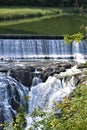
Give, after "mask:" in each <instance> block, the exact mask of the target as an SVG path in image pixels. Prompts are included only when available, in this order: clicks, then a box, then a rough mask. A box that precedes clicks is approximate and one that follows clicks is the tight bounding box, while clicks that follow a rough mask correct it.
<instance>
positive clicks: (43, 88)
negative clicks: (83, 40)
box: [29, 67, 80, 113]
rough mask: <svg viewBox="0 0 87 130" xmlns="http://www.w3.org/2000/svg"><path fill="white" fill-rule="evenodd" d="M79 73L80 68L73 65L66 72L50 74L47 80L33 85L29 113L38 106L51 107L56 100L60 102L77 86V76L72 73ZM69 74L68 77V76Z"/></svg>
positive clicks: (30, 93)
mask: <svg viewBox="0 0 87 130" xmlns="http://www.w3.org/2000/svg"><path fill="white" fill-rule="evenodd" d="M77 73H80V70H78V69H76V68H75V67H73V68H72V69H68V70H67V71H66V72H61V73H60V74H54V76H49V77H48V79H47V80H46V82H44V83H39V84H38V85H36V86H34V87H31V91H30V92H29V96H30V100H29V113H32V111H33V110H34V108H35V107H38V106H39V107H42V108H44V107H45V108H46V107H48V108H51V107H52V106H53V103H54V102H59V101H61V100H62V99H63V98H64V97H65V96H66V95H68V94H70V92H71V91H72V90H73V89H75V86H76V82H75V78H74V76H71V75H73V74H77ZM67 76H68V78H66V77H67Z"/></svg>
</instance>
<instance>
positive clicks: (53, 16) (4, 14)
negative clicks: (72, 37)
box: [0, 7, 87, 36]
mask: <svg viewBox="0 0 87 130" xmlns="http://www.w3.org/2000/svg"><path fill="white" fill-rule="evenodd" d="M79 14H80V12H79V11H78V10H76V9H74V8H71V10H70V8H69V9H68V8H65V9H64V8H45V7H44V8H40V7H38V8H28V7H22V8H17V7H14V8H12V7H8V8H0V34H30V35H59V36H60V35H64V34H73V33H78V32H84V31H83V30H81V26H82V25H84V26H86V21H87V18H85V17H84V16H80V15H79Z"/></svg>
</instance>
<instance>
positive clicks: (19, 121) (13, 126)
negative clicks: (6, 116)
mask: <svg viewBox="0 0 87 130" xmlns="http://www.w3.org/2000/svg"><path fill="white" fill-rule="evenodd" d="M25 123H26V120H25V113H24V110H23V108H20V109H19V112H18V114H17V116H16V119H13V120H12V122H11V123H8V122H6V123H4V124H1V125H0V126H1V127H3V130H6V127H8V130H24V125H25Z"/></svg>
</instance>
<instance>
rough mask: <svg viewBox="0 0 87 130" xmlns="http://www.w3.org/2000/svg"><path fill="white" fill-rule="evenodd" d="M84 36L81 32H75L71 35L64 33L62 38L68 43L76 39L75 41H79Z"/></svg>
mask: <svg viewBox="0 0 87 130" xmlns="http://www.w3.org/2000/svg"><path fill="white" fill-rule="evenodd" d="M83 38H84V35H83V33H80V32H79V33H77V34H73V35H68V34H66V35H64V40H65V41H66V42H67V43H68V44H70V43H71V42H72V41H76V42H77V43H78V42H80V41H81V40H82V39H83Z"/></svg>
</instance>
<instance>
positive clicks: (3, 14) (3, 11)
mask: <svg viewBox="0 0 87 130" xmlns="http://www.w3.org/2000/svg"><path fill="white" fill-rule="evenodd" d="M61 11H62V10H61V9H57V8H33V7H31V8H30V7H29V8H28V7H20V8H19V7H11V8H10V7H8V8H0V21H4V20H14V19H22V18H33V17H40V16H49V15H52V14H53V15H54V14H58V13H61Z"/></svg>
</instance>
